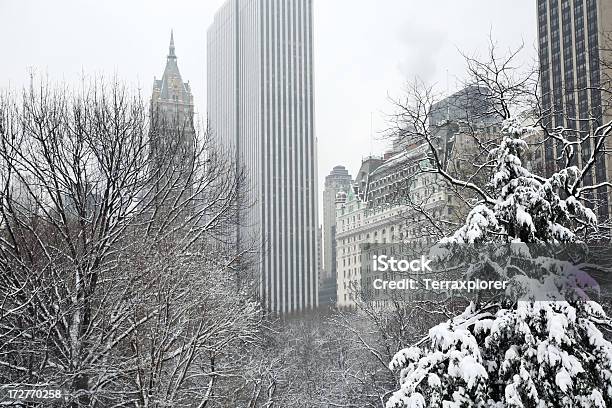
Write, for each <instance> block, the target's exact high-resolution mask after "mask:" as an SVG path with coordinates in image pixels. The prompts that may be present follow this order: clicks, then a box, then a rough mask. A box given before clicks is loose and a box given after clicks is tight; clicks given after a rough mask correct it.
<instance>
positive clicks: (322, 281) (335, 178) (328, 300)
mask: <svg viewBox="0 0 612 408" xmlns="http://www.w3.org/2000/svg"><path fill="white" fill-rule="evenodd" d="M352 182H353V179H352V177H351V176H350V174H349V172H348V171H347V170H346V168H345V167H344V166H335V167H334V168H333V169H332V171H331V172H330V173H329V174H328V175H327V176H326V177H325V188H324V190H323V269H322V271H321V275H320V277H319V302H321V305H323V304H325V305H333V304H335V303H336V195H337V194H338V193H339V192H341V191H342V192H344V193H348V192H349V191H350V189H351V185H352Z"/></svg>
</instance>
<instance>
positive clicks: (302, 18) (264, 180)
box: [207, 0, 318, 313]
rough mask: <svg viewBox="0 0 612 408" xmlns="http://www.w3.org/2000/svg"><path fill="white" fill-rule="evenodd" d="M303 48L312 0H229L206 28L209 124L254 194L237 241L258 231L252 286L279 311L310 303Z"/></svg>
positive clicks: (313, 224) (312, 249) (311, 190)
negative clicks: (256, 280)
mask: <svg viewBox="0 0 612 408" xmlns="http://www.w3.org/2000/svg"><path fill="white" fill-rule="evenodd" d="M312 58H313V57H312V0H292V1H282V0H228V1H227V2H226V3H225V4H224V5H223V6H222V7H221V8H220V9H219V10H218V11H217V13H216V14H215V18H214V22H213V23H212V25H211V26H210V28H209V29H208V33H207V111H208V121H209V125H210V128H211V130H212V132H213V135H214V137H215V138H216V140H217V142H218V144H219V146H222V147H223V149H224V150H225V151H226V152H227V153H228V154H230V155H231V157H232V158H234V159H235V160H236V163H237V165H238V166H240V167H242V168H244V170H245V171H246V180H245V183H244V186H243V187H244V188H243V197H242V198H241V201H242V202H244V203H245V204H254V205H251V206H250V207H249V209H248V210H246V211H243V212H241V213H240V214H239V218H240V224H241V227H240V228H239V231H238V235H237V245H241V240H242V239H243V237H248V236H253V235H254V236H255V237H256V238H258V239H259V240H260V241H261V243H262V246H261V255H260V277H261V282H260V295H261V298H262V301H263V304H264V306H266V307H267V308H268V309H269V310H271V311H275V312H280V313H292V312H298V311H302V310H305V309H308V308H312V307H316V306H317V303H318V300H317V244H316V240H317V225H318V222H317V210H316V205H317V197H316V196H317V192H316V146H315V137H314V127H313V123H314V118H313V116H314V109H313V71H312V67H313V59H312Z"/></svg>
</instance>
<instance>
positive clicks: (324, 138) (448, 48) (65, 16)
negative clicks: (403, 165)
mask: <svg viewBox="0 0 612 408" xmlns="http://www.w3.org/2000/svg"><path fill="white" fill-rule="evenodd" d="M223 2H224V0H165V1H163V0H147V1H145V0H104V1H102V0H95V1H94V0H53V1H49V0H0V19H1V23H0V38H1V40H0V44H1V47H0V53H1V55H2V57H1V59H0V87H6V86H8V85H10V86H12V87H13V88H20V87H21V86H22V85H24V84H25V83H26V81H27V78H28V69H29V68H33V69H34V70H35V71H36V72H38V73H42V74H48V76H49V77H50V79H52V80H56V81H65V82H68V83H73V82H74V83H76V82H78V81H79V78H80V76H81V73H82V72H85V73H86V74H89V75H94V74H105V75H107V76H112V75H113V74H115V73H116V74H117V75H118V76H119V78H120V79H122V80H124V81H126V82H128V83H129V84H131V85H133V86H139V87H140V88H141V89H142V92H143V95H148V94H149V93H150V92H151V88H152V83H153V82H152V81H153V77H154V76H157V77H160V76H161V74H162V72H163V68H164V65H165V57H166V55H167V52H168V41H169V36H170V29H171V28H174V35H175V43H176V53H177V55H178V63H179V68H180V70H181V74H182V76H183V80H185V81H187V80H188V81H190V83H191V85H192V90H193V94H194V98H195V103H196V108H197V111H198V112H199V113H200V115H201V119H204V113H205V112H206V97H205V95H206V89H205V84H206V64H205V59H206V41H205V36H206V29H207V27H208V25H209V24H210V23H211V22H212V20H213V16H214V13H215V11H216V10H217V9H218V8H219V6H220V5H221V4H223ZM314 13H315V15H314V30H315V31H314V36H315V56H314V59H315V109H316V112H315V113H316V118H315V120H316V124H315V126H316V128H315V129H316V136H317V138H318V152H319V163H318V164H319V181H320V183H319V184H320V187H321V188H322V183H323V179H324V178H325V175H327V174H328V173H329V171H330V170H331V168H332V167H333V166H334V165H337V164H342V165H344V166H346V167H347V168H348V169H349V172H350V173H351V174H352V175H354V174H355V173H356V172H357V170H358V168H359V165H360V163H361V158H362V157H364V156H367V155H368V154H370V153H374V154H380V153H382V151H383V150H384V147H385V146H384V142H383V141H382V140H378V139H379V138H378V137H377V134H378V132H379V131H380V130H382V129H383V128H384V120H385V115H384V113H389V112H391V107H390V106H389V103H388V100H387V95H389V94H390V95H399V94H400V92H401V88H402V85H403V84H404V83H405V81H406V80H408V79H411V78H414V77H417V76H418V77H420V78H421V79H423V80H425V81H427V82H431V83H436V84H437V85H438V88H439V89H440V90H441V91H445V90H446V89H448V90H449V91H452V90H454V89H456V84H457V80H456V78H461V77H462V75H463V68H464V65H463V61H462V58H461V56H460V55H459V53H458V51H457V50H458V49H460V50H463V51H466V52H469V53H474V52H479V51H480V52H483V51H485V50H486V46H487V41H488V36H489V32H492V33H493V37H494V38H495V39H496V40H497V42H498V44H499V46H500V47H514V46H517V45H519V44H520V43H521V42H524V43H525V51H524V52H523V53H522V59H523V61H524V62H525V63H530V62H531V61H532V60H533V58H535V55H536V52H535V46H536V43H535V38H536V5H535V1H534V0H513V1H508V0H503V1H502V0H427V1H426V0H314ZM371 117H372V123H373V126H372V129H373V132H372V133H373V135H374V139H375V140H374V141H372V137H371V132H370V118H371ZM320 192H321V190H319V195H321V193H320ZM319 198H320V197H319Z"/></svg>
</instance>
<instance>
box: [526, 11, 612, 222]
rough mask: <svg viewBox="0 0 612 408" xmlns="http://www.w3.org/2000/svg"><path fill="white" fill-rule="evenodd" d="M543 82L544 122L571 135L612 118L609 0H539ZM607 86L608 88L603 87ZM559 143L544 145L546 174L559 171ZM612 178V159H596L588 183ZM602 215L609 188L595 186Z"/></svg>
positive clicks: (586, 147)
mask: <svg viewBox="0 0 612 408" xmlns="http://www.w3.org/2000/svg"><path fill="white" fill-rule="evenodd" d="M537 15H538V43H539V60H540V85H541V97H542V101H541V103H542V108H543V111H544V114H545V120H544V122H545V123H544V124H545V126H546V127H548V128H556V127H564V128H568V129H573V130H574V131H575V133H574V134H573V135H571V136H570V137H576V136H580V135H588V134H589V133H590V134H593V133H594V132H595V130H596V129H597V128H598V127H599V126H600V125H601V124H602V123H604V122H607V121H609V120H610V119H612V116H611V115H610V113H611V112H610V105H609V98H610V95H609V89H610V82H609V81H610V66H611V65H610V64H611V63H612V61H611V60H610V53H611V50H612V48H611V45H612V43H611V42H610V40H611V39H612V37H611V36H612V3H611V2H610V1H609V0H538V2H537ZM605 89H608V91H607V92H606V91H603V90H605ZM593 143H594V141H593V140H592V139H591V140H586V141H585V142H583V143H581V145H580V149H579V152H578V153H579V154H577V155H576V156H577V157H576V160H575V161H574V163H573V164H578V165H581V164H582V162H583V161H584V160H586V159H587V158H588V157H589V156H590V154H591V152H592V151H593V150H592V149H593V148H594V144H593ZM608 149H609V147H608ZM560 153H561V151H560V146H558V145H556V144H555V143H554V142H553V140H552V139H550V140H549V141H548V142H547V143H546V145H545V149H544V155H545V157H544V162H545V163H546V166H545V170H546V174H547V175H550V174H552V173H553V172H555V171H556V170H557V168H556V165H555V162H556V161H555V157H556V156H557V155H559V154H560ZM611 179H612V159H611V157H610V155H609V154H608V155H607V156H606V157H605V158H604V157H603V155H602V159H601V160H598V161H597V163H596V165H595V166H594V169H593V171H592V172H591V173H590V174H588V175H587V177H586V180H585V181H586V183H587V184H596V183H600V182H603V181H607V180H611ZM596 195H597V196H596V197H594V198H597V199H598V201H599V206H598V213H599V216H600V217H607V216H608V214H609V204H610V197H609V193H608V192H607V191H606V189H605V187H602V188H600V189H598V190H597V192H596Z"/></svg>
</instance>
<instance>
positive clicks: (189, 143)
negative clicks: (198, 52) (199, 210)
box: [150, 32, 195, 215]
mask: <svg viewBox="0 0 612 408" xmlns="http://www.w3.org/2000/svg"><path fill="white" fill-rule="evenodd" d="M176 60H177V58H176V54H175V48H174V33H172V32H170V47H169V52H168V57H167V59H166V68H165V69H164V74H163V75H162V78H161V79H157V78H154V79H153V94H152V96H151V106H150V109H151V112H150V117H151V134H150V137H151V154H152V155H153V167H154V169H153V170H154V171H156V172H160V178H159V179H157V183H156V184H157V188H160V189H161V188H172V189H174V190H176V194H181V196H182V197H188V196H189V194H190V192H189V191H190V188H189V187H188V185H189V183H190V181H189V180H187V178H188V177H189V175H190V172H191V168H190V167H191V165H192V164H193V148H194V145H193V144H194V137H195V128H194V124H193V114H194V110H193V95H192V94H191V87H190V86H189V82H183V79H182V78H181V73H180V72H179V69H178V65H177V61H176ZM182 168H183V169H184V171H183V170H181V169H182ZM164 169H166V170H164ZM176 169H179V171H176ZM168 186H172V187H168ZM165 201H166V202H169V201H170V200H168V199H166V200H165ZM185 215H186V214H185Z"/></svg>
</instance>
